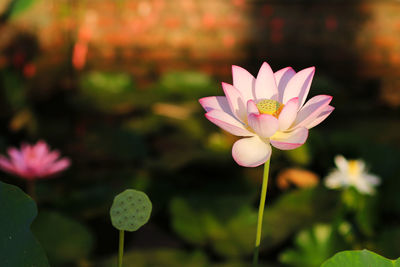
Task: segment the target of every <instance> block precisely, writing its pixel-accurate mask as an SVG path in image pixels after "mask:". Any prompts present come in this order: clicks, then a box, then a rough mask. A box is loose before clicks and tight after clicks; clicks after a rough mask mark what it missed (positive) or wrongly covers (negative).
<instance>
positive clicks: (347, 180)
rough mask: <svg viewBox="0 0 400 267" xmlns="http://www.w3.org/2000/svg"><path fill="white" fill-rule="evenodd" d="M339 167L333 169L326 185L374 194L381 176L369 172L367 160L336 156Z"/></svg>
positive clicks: (326, 180) (326, 179)
mask: <svg viewBox="0 0 400 267" xmlns="http://www.w3.org/2000/svg"><path fill="white" fill-rule="evenodd" d="M335 164H336V167H337V169H335V170H333V171H332V172H331V173H330V174H329V175H328V176H327V177H326V178H325V185H326V187H329V188H332V189H336V188H341V187H344V188H346V187H351V186H353V187H354V188H356V189H357V191H359V192H360V193H362V194H374V193H375V189H374V186H376V185H378V184H380V178H379V177H378V176H376V175H374V174H371V173H368V172H367V170H366V166H365V162H364V161H362V160H346V159H345V158H344V157H343V156H341V155H338V156H336V157H335Z"/></svg>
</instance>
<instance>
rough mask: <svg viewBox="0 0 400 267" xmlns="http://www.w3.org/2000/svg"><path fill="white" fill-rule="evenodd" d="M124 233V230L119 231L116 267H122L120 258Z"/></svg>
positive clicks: (122, 254)
mask: <svg viewBox="0 0 400 267" xmlns="http://www.w3.org/2000/svg"><path fill="white" fill-rule="evenodd" d="M124 233H125V232H124V230H119V250H118V267H122V258H123V257H124Z"/></svg>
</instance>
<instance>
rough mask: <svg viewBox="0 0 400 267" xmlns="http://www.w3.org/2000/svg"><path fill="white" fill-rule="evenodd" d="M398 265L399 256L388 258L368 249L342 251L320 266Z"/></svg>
mask: <svg viewBox="0 0 400 267" xmlns="http://www.w3.org/2000/svg"><path fill="white" fill-rule="evenodd" d="M366 266H368V267H399V266H400V258H399V259H397V260H389V259H386V258H384V257H382V256H380V255H378V254H375V253H373V252H371V251H368V250H365V249H364V250H354V251H342V252H339V253H337V254H336V255H335V256H333V257H332V258H330V259H329V260H327V261H326V262H324V263H323V264H322V265H321V267H366Z"/></svg>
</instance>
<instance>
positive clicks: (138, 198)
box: [110, 189, 152, 232]
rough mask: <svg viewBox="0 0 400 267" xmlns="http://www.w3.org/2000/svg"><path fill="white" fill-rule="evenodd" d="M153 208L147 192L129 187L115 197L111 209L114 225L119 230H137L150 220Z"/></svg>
mask: <svg viewBox="0 0 400 267" xmlns="http://www.w3.org/2000/svg"><path fill="white" fill-rule="evenodd" d="M151 208H152V205H151V201H150V199H149V197H148V196H147V195H146V194H145V193H143V192H140V191H136V190H133V189H127V190H125V191H124V192H122V193H121V194H119V195H117V196H116V197H115V198H114V202H113V204H112V206H111V209H110V216H111V222H112V225H113V226H114V227H115V228H117V229H118V230H124V231H131V232H132V231H136V230H137V229H139V228H140V227H141V226H143V225H144V224H145V223H147V221H148V220H149V218H150V213H151Z"/></svg>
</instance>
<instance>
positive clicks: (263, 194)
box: [253, 160, 270, 267]
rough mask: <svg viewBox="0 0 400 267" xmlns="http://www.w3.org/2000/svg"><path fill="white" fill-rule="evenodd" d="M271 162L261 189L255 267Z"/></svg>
mask: <svg viewBox="0 0 400 267" xmlns="http://www.w3.org/2000/svg"><path fill="white" fill-rule="evenodd" d="M269 162H270V160H268V161H267V162H265V164H264V175H263V181H262V188H261V197H260V206H259V208H258V221H257V233H256V243H255V247H254V255H253V266H254V267H256V266H258V252H259V250H260V242H261V228H262V222H263V215H264V206H265V198H266V197H267V187H268V174H269Z"/></svg>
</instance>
